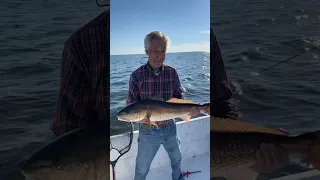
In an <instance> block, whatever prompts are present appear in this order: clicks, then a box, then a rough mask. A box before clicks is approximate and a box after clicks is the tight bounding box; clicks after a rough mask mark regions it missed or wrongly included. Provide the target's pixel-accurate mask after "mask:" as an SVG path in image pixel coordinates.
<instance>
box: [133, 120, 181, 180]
mask: <svg viewBox="0 0 320 180" xmlns="http://www.w3.org/2000/svg"><path fill="white" fill-rule="evenodd" d="M161 144H162V145H163V147H164V149H165V150H166V151H167V153H168V155H169V158H170V161H171V168H172V179H173V180H183V175H182V172H181V159H182V157H181V151H180V140H179V136H178V134H177V127H176V123H175V121H174V120H172V121H170V123H169V124H168V125H167V126H164V127H161V128H159V129H158V128H155V127H152V128H151V129H150V130H149V127H148V126H146V125H143V124H140V129H139V137H138V154H137V158H136V168H135V177H134V180H145V179H146V177H147V174H148V172H149V169H150V165H151V162H152V160H153V158H154V157H155V155H156V153H157V152H158V149H159V148H160V145H161Z"/></svg>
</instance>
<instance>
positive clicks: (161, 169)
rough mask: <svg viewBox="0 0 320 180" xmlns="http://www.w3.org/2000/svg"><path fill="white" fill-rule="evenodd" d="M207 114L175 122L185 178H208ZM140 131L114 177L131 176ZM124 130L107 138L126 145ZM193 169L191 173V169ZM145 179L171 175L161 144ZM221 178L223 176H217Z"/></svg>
mask: <svg viewBox="0 0 320 180" xmlns="http://www.w3.org/2000/svg"><path fill="white" fill-rule="evenodd" d="M209 120H210V116H208V115H203V116H200V117H197V118H193V119H191V120H190V122H185V121H179V122H177V123H176V124H177V130H178V133H179V136H180V139H181V147H180V148H181V152H182V171H183V172H185V173H187V172H191V173H190V174H189V175H188V176H185V177H184V179H185V180H206V179H208V180H209V179H210V167H209V166H210V147H209V145H210V122H209ZM138 133H139V131H138V130H136V131H134V132H133V142H132V146H131V149H130V151H129V152H127V153H126V154H124V155H123V156H121V157H120V159H119V160H118V162H117V163H116V168H115V172H116V180H131V179H134V171H135V163H136V155H137V148H138V145H137V137H138ZM123 136H125V135H124V134H120V135H115V136H111V137H110V139H111V141H112V142H113V143H114V142H116V143H117V144H118V145H119V144H121V143H123V147H125V146H127V145H128V144H126V143H128V140H126V139H125V138H123ZM118 156H119V154H117V153H112V152H110V160H113V159H116V158H117V157H118ZM192 172H194V173H192ZM147 179H150V180H164V179H172V178H171V165H170V159H169V157H168V154H167V153H166V151H165V149H164V148H163V146H160V148H159V150H158V152H157V154H156V156H155V158H154V159H153V161H152V163H151V166H150V171H149V173H148V176H147ZM319 179H320V171H318V170H315V169H311V170H307V171H305V172H299V173H293V174H289V175H286V176H281V175H279V176H277V178H273V179H270V180H319ZM110 180H113V176H112V167H111V165H110ZM219 180H222V179H219Z"/></svg>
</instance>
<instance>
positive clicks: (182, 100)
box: [167, 98, 200, 104]
mask: <svg viewBox="0 0 320 180" xmlns="http://www.w3.org/2000/svg"><path fill="white" fill-rule="evenodd" d="M167 102H169V103H178V104H200V103H198V102H194V101H190V100H187V99H178V98H171V99H169V100H168V101H167Z"/></svg>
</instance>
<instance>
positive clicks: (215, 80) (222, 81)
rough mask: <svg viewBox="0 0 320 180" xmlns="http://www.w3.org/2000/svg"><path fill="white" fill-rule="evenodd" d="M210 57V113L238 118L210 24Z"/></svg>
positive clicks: (216, 115)
mask: <svg viewBox="0 0 320 180" xmlns="http://www.w3.org/2000/svg"><path fill="white" fill-rule="evenodd" d="M210 58H211V64H210V66H211V72H212V73H211V80H210V81H211V82H210V91H211V93H210V99H211V115H212V116H215V117H222V118H226V117H228V118H233V119H238V110H237V106H236V103H235V100H234V99H233V93H232V90H231V88H230V86H229V84H228V78H227V73H226V70H225V66H224V63H223V60H222V54H221V51H220V47H219V44H218V42H217V40H216V36H215V33H214V30H213V27H212V26H211V28H210Z"/></svg>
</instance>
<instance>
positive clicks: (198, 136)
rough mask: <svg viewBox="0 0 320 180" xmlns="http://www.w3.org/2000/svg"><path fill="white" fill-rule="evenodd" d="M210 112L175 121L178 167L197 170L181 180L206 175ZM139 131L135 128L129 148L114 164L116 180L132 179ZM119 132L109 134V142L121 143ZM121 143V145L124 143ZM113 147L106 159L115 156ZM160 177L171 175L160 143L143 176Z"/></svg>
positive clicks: (168, 177)
mask: <svg viewBox="0 0 320 180" xmlns="http://www.w3.org/2000/svg"><path fill="white" fill-rule="evenodd" d="M209 118H210V116H203V117H198V118H194V119H191V120H190V122H184V121H180V122H177V130H178V133H179V136H180V140H181V153H182V171H184V172H186V171H189V172H192V171H201V172H198V173H193V174H189V177H184V178H185V180H199V179H210V123H209ZM138 133H139V131H135V132H134V135H133V142H132V146H131V149H130V151H129V152H127V153H126V154H124V155H123V156H122V157H121V158H120V159H119V160H118V162H117V164H116V168H115V171H116V179H117V180H133V179H134V170H135V162H136V155H137V147H138V145H137V137H138ZM121 137H122V136H121V135H116V136H112V137H110V139H111V141H112V143H114V142H116V143H117V144H118V143H121V141H122V139H121ZM124 146H125V145H123V147H124ZM114 152H115V151H112V152H110V160H114V159H116V158H117V157H118V155H119V154H118V153H114ZM149 179H150V180H164V179H172V178H171V165H170V159H169V157H168V154H167V152H166V151H165V149H164V148H163V146H161V147H160V149H159V150H158V153H157V154H156V156H155V158H154V159H153V161H152V163H151V167H150V171H149V173H148V176H147V180H149ZM110 180H113V178H112V167H111V165H110Z"/></svg>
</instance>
